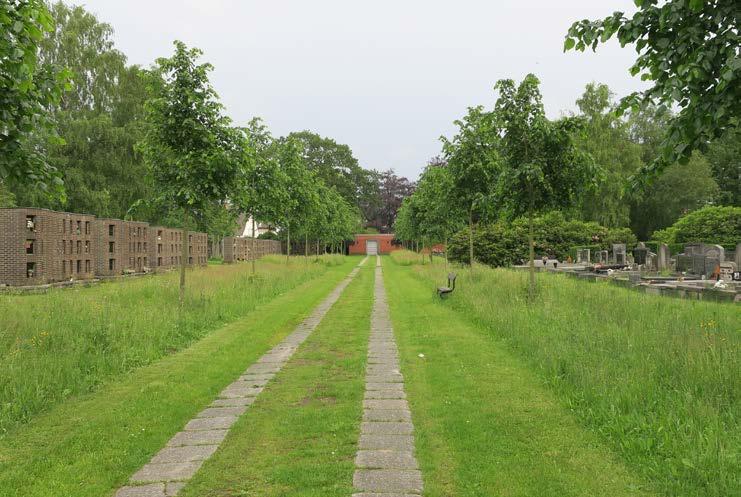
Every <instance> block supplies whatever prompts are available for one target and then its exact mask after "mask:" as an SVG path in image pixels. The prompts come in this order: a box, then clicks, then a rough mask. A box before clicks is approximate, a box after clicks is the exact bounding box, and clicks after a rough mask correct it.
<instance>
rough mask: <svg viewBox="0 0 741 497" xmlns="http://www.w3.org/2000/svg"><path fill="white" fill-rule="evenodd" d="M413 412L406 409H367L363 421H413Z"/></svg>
mask: <svg viewBox="0 0 741 497" xmlns="http://www.w3.org/2000/svg"><path fill="white" fill-rule="evenodd" d="M411 420H412V414H411V413H410V412H409V411H408V410H406V409H366V410H365V411H363V421H411Z"/></svg>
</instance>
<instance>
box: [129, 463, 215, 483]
mask: <svg viewBox="0 0 741 497" xmlns="http://www.w3.org/2000/svg"><path fill="white" fill-rule="evenodd" d="M201 464H203V461H189V462H172V463H161V464H154V463H151V462H150V463H147V464H145V465H144V467H143V468H142V469H140V470H139V471H137V472H136V473H134V476H132V477H131V482H132V483H151V482H164V481H177V480H188V479H190V478H191V477H192V476H193V475H194V474H196V471H198V469H199V468H200V467H201Z"/></svg>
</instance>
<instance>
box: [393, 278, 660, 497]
mask: <svg viewBox="0 0 741 497" xmlns="http://www.w3.org/2000/svg"><path fill="white" fill-rule="evenodd" d="M412 270H413V269H411V268H402V267H400V266H398V265H396V264H393V263H387V264H384V276H385V280H386V288H387V292H388V298H389V304H390V307H391V317H392V320H393V325H394V329H395V331H396V336H397V341H398V344H399V348H400V353H401V367H402V372H403V373H404V376H405V378H406V389H407V396H408V399H409V402H410V405H411V410H412V418H413V420H414V424H415V435H416V441H417V457H418V460H419V462H420V466H421V468H422V471H423V475H424V481H425V495H426V496H427V497H438V496H439V497H443V496H450V495H455V496H456V497H464V496H471V497H480V496H482V495H502V496H539V497H541V496H542V497H547V496H553V497H566V496H575V497H576V496H580V497H582V496H583V497H592V496H595V495H604V496H611V497H620V496H639V495H641V496H643V495H651V494H650V492H649V491H648V490H646V489H645V488H644V485H643V484H642V482H641V480H640V479H639V478H636V477H634V476H633V475H631V474H630V473H629V471H628V470H626V468H625V467H624V466H623V465H622V464H620V463H619V462H617V461H615V458H614V456H613V455H612V453H611V452H610V451H609V450H608V449H606V448H605V447H604V446H602V445H601V444H600V443H599V442H598V440H597V437H595V436H594V434H592V433H591V432H589V431H588V430H586V429H583V428H581V427H580V426H579V425H578V423H577V420H576V419H575V418H574V417H573V416H572V414H571V413H570V412H569V411H568V410H567V409H565V408H564V407H562V405H561V404H560V403H559V401H558V399H557V398H556V397H555V396H554V395H553V394H552V393H551V392H549V391H548V389H547V388H546V387H545V386H544V385H543V383H542V381H541V380H540V379H539V378H538V377H537V376H536V375H535V374H534V373H532V372H531V371H530V370H529V369H528V367H527V366H526V364H525V363H523V362H521V361H520V360H518V359H517V358H515V357H513V356H512V355H511V354H510V353H508V352H507V351H506V350H505V349H504V348H502V347H501V345H500V344H498V343H497V342H495V341H493V340H492V339H491V337H490V336H489V335H488V334H486V333H484V332H482V330H481V329H479V328H477V327H476V326H474V325H473V324H471V323H470V322H469V321H468V320H467V319H466V318H465V317H463V316H462V315H460V314H458V313H457V312H455V311H454V310H452V309H451V308H450V307H449V306H448V305H446V303H445V302H443V301H441V300H440V299H439V298H438V297H437V296H436V295H435V292H434V287H433V286H431V285H429V284H427V282H423V281H421V280H420V279H419V278H416V277H414V276H413V275H412V273H411V271H412ZM419 354H423V357H420V356H419Z"/></svg>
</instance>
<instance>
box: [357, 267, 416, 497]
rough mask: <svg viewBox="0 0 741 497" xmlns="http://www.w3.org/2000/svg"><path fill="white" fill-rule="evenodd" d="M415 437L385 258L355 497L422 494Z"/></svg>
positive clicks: (371, 346)
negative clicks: (385, 283) (388, 295)
mask: <svg viewBox="0 0 741 497" xmlns="http://www.w3.org/2000/svg"><path fill="white" fill-rule="evenodd" d="M413 433H414V426H413V425H412V417H411V413H410V412H409V405H408V404H407V401H406V394H405V393H404V377H403V376H402V374H401V372H400V370H399V352H398V350H397V348H396V342H395V340H394V330H393V328H392V327H391V319H390V317H389V308H388V304H387V302H386V290H385V289H384V286H383V272H382V270H381V258H380V257H377V259H376V280H375V302H374V305H373V313H372V314H371V331H370V343H369V345H368V368H367V370H366V377H365V400H363V423H362V425H361V428H360V442H359V450H358V453H357V456H356V458H355V468H356V469H355V475H354V476H353V486H354V487H355V489H356V490H357V491H359V492H360V493H355V494H353V497H412V496H414V495H419V494H421V493H422V473H421V472H420V471H419V467H418V466H417V459H416V458H415V457H414V435H413Z"/></svg>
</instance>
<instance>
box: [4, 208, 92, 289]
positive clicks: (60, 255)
mask: <svg viewBox="0 0 741 497" xmlns="http://www.w3.org/2000/svg"><path fill="white" fill-rule="evenodd" d="M94 221H95V217H94V216H90V215H85V214H73V213H69V212H55V211H50V210H47V209H0V284H4V285H13V286H25V285H42V284H46V283H53V282H56V281H63V280H68V279H86V278H92V277H93V276H94V275H95V237H94V228H93V223H94Z"/></svg>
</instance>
